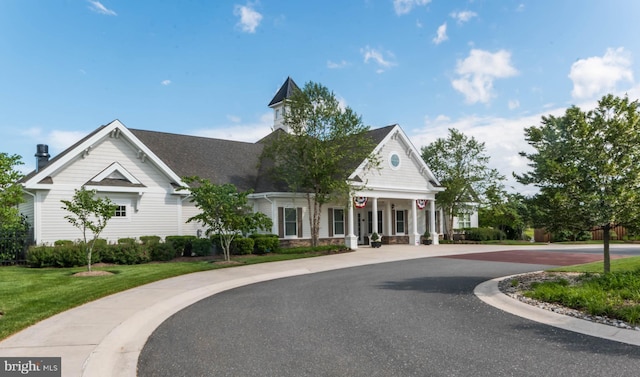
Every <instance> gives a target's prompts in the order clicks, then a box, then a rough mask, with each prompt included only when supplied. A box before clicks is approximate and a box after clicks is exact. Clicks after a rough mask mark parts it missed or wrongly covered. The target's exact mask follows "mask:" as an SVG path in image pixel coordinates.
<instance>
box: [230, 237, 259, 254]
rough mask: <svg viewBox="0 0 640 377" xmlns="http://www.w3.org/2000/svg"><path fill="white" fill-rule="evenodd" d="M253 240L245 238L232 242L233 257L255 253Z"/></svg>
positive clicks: (237, 238)
mask: <svg viewBox="0 0 640 377" xmlns="http://www.w3.org/2000/svg"><path fill="white" fill-rule="evenodd" d="M253 245H254V242H253V239H252V238H245V237H240V236H238V237H236V238H234V239H233V241H231V254H232V255H247V254H251V253H252V252H253Z"/></svg>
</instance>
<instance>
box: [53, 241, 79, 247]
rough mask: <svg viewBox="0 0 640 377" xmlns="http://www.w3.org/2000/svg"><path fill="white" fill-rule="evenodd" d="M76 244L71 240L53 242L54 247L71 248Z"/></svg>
mask: <svg viewBox="0 0 640 377" xmlns="http://www.w3.org/2000/svg"><path fill="white" fill-rule="evenodd" d="M74 243H75V242H73V241H71V240H57V241H54V242H53V246H69V245H73V244H74Z"/></svg>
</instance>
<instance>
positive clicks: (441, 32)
mask: <svg viewBox="0 0 640 377" xmlns="http://www.w3.org/2000/svg"><path fill="white" fill-rule="evenodd" d="M447 39H449V37H447V23H446V22H445V23H444V24H442V25H440V26H439V27H438V31H437V35H436V36H435V37H434V38H433V43H435V44H437V45H439V44H440V43H442V42H444V41H446V40H447Z"/></svg>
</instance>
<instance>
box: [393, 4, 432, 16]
mask: <svg viewBox="0 0 640 377" xmlns="http://www.w3.org/2000/svg"><path fill="white" fill-rule="evenodd" d="M430 2H431V0H393V9H395V11H396V14H397V15H398V16H401V15H403V14H407V13H409V12H411V10H412V9H413V7H416V6H422V5H427V4H429V3H430Z"/></svg>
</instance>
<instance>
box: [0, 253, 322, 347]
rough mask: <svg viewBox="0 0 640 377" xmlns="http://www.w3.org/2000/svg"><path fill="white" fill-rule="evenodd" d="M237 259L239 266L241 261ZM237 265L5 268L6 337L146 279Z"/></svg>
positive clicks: (0, 317)
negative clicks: (82, 274)
mask: <svg viewBox="0 0 640 377" xmlns="http://www.w3.org/2000/svg"><path fill="white" fill-rule="evenodd" d="M325 254H327V252H311V253H299V254H269V255H264V256H256V255H250V256H241V257H233V258H232V260H234V261H236V262H238V264H239V265H249V264H256V263H265V262H274V261H282V260H290V259H299V258H308V257H314V256H318V255H325ZM238 264H235V265H238ZM230 266H233V265H228V264H227V265H224V264H215V263H211V262H207V261H200V262H169V263H148V264H140V265H132V266H126V265H115V266H108V267H101V268H93V269H94V270H106V271H109V272H113V273H114V274H113V275H109V276H92V277H74V276H73V274H75V273H76V272H80V271H85V270H86V267H76V268H28V267H15V266H12V267H1V268H0V339H4V338H6V337H8V336H9V335H11V334H13V333H16V332H18V331H20V330H22V329H24V328H26V327H28V326H31V325H33V324H34V323H36V322H39V321H41V320H43V319H45V318H48V317H50V316H52V315H54V314H57V313H60V312H63V311H65V310H68V309H71V308H73V307H76V306H79V305H82V304H84V303H87V302H89V301H93V300H96V299H98V298H101V297H104V296H108V295H110V294H113V293H117V292H121V291H124V290H127V289H130V288H133V287H137V286H140V285H143V284H147V283H151V282H154V281H157V280H162V279H166V278H170V277H173V276H178V275H184V274H189V273H192V272H199V271H207V270H212V269H217V268H225V267H230Z"/></svg>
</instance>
